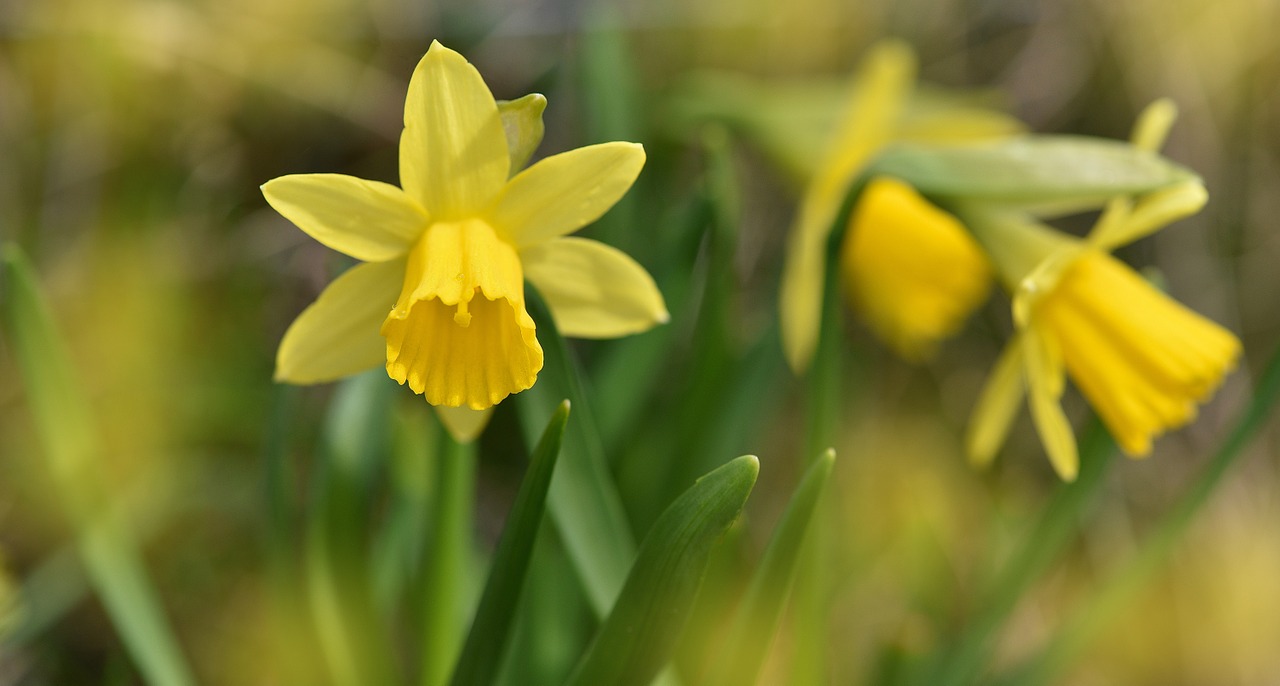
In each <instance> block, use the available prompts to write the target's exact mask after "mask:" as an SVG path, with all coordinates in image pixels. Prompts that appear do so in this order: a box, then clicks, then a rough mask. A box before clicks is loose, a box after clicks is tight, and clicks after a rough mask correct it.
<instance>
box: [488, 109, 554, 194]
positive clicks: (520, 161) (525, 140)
mask: <svg viewBox="0 0 1280 686" xmlns="http://www.w3.org/2000/svg"><path fill="white" fill-rule="evenodd" d="M545 109H547V98H546V96H545V95H543V94H541V93H530V94H528V95H526V96H524V97H523V98H516V99H515V100H499V101H498V114H499V115H501V116H502V129H503V131H505V132H506V134H507V154H508V155H509V156H510V157H511V173H512V174H513V175H514V174H515V173H516V172H519V171H520V170H521V169H524V165H525V164H526V163H528V162H529V158H530V157H533V151H534V150H537V149H538V144H540V143H542V134H543V133H544V132H545V128H544V127H543V124H542V111H543V110H545Z"/></svg>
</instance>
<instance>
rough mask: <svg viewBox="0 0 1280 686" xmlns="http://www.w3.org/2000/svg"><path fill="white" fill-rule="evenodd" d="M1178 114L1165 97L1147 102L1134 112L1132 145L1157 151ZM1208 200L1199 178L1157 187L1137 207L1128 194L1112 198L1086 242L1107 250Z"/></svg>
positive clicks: (1125, 243)
mask: <svg viewBox="0 0 1280 686" xmlns="http://www.w3.org/2000/svg"><path fill="white" fill-rule="evenodd" d="M1177 118H1178V108H1177V106H1176V105H1174V104H1173V101H1172V100H1169V99H1168V98H1161V99H1159V100H1156V101H1155V102H1153V103H1151V104H1150V105H1148V106H1147V107H1146V109H1144V110H1143V111H1142V113H1141V114H1139V115H1138V123H1137V124H1135V125H1134V127H1133V135H1132V136H1130V140H1131V141H1132V142H1133V147H1135V148H1138V149H1139V150H1146V151H1148V152H1157V151H1159V150H1160V148H1161V147H1162V146H1164V141H1165V138H1167V137H1168V136H1169V130H1170V129H1171V128H1173V122H1174V121H1175V120H1176V119H1177ZM1208 200H1209V193H1208V191H1206V190H1205V188H1204V185H1203V184H1201V183H1200V182H1199V181H1186V182H1183V183H1180V184H1178V185H1176V186H1174V187H1172V188H1169V189H1165V190H1161V191H1157V192H1155V193H1151V194H1149V195H1147V196H1146V197H1144V198H1143V199H1142V201H1141V202H1140V203H1139V204H1138V206H1137V207H1135V206H1134V201H1133V200H1132V199H1131V198H1127V197H1120V198H1116V199H1114V200H1112V201H1111V202H1110V203H1108V204H1107V207H1106V209H1105V210H1103V212H1102V216H1101V217H1099V218H1098V223H1097V224H1095V225H1094V227H1093V230H1092V231H1090V232H1089V238H1088V242H1089V243H1090V244H1091V245H1093V246H1094V247H1097V248H1099V249H1101V250H1105V251H1111V250H1114V249H1116V248H1118V247H1120V246H1122V245H1127V244H1129V243H1132V242H1134V241H1136V240H1138V239H1140V238H1145V237H1146V236H1148V235H1150V234H1152V233H1155V232H1156V231H1157V230H1158V229H1160V228H1161V227H1163V226H1165V225H1166V224H1169V223H1171V222H1174V221H1176V220H1178V219H1181V218H1183V217H1188V216H1191V215H1193V214H1195V213H1196V212H1199V211H1200V208H1202V207H1204V204H1205V202H1207V201H1208Z"/></svg>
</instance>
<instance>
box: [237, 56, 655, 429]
mask: <svg viewBox="0 0 1280 686" xmlns="http://www.w3.org/2000/svg"><path fill="white" fill-rule="evenodd" d="M545 103H546V100H545V98H542V96H540V95H531V96H526V97H525V98H521V99H520V100H516V101H512V102H510V103H502V104H501V105H500V104H499V103H498V102H497V101H495V100H494V97H493V95H492V94H491V93H490V92H489V89H488V87H487V86H486V85H485V83H484V80H483V79H482V78H481V77H480V74H479V72H477V71H476V69H475V68H474V67H473V66H472V65H471V64H470V63H468V62H467V61H466V59H464V58H463V57H462V56H461V55H459V54H458V53H456V52H454V51H452V50H449V49H448V48H445V47H444V46H442V45H440V44H439V43H435V42H433V43H432V45H431V48H430V49H429V50H428V51H427V54H426V55H425V56H424V57H423V58H422V60H421V61H420V62H419V63H418V66H417V68H416V69H415V70H414V73H413V77H412V78H411V80H410V83H409V91H408V96H407V97H406V100H405V128H404V132H403V133H402V135H401V137H400V182H401V186H400V187H397V186H393V185H391V184H386V183H381V182H377V181H367V180H364V179H358V178H355V177H351V176H344V175H340V174H297V175H290V176H284V177H280V178H277V179H273V180H272V181H269V182H267V183H266V184H264V185H263V187H262V191H263V195H265V196H266V199H267V202H268V203H270V204H271V206H272V207H273V208H275V209H276V210H277V211H278V212H280V214H282V215H284V216H285V217H286V218H288V219H289V220H290V221H292V222H293V223H294V224H296V225H297V226H298V227H299V228H300V229H302V230H303V231H305V232H306V233H308V234H309V235H310V236H311V237H313V238H315V239H316V240H318V241H319V242H321V243H323V244H324V245H326V246H328V247H330V248H333V249H334V250H337V251H339V252H342V253H345V254H347V255H349V256H351V257H354V258H355V259H357V260H359V261H361V262H362V264H359V265H357V266H355V267H353V268H351V269H350V270H348V271H347V272H345V273H344V274H342V275H341V276H339V277H338V279H337V280H335V281H334V282H333V283H332V284H330V285H329V287H328V288H326V289H325V290H324V292H322V293H321V294H320V297H319V298H318V299H317V300H316V302H315V303H313V304H312V305H311V306H310V307H308V308H307V309H306V310H304V311H303V312H302V314H301V315H300V316H299V317H298V318H297V319H296V320H295V321H294V322H293V324H292V325H291V326H290V327H289V329H288V331H286V333H285V336H284V339H283V340H282V341H281V343H280V349H279V352H278V354H277V358H276V379H277V380H280V381H287V382H291V383H319V382H324V381H330V380H333V379H336V378H340V377H343V376H347V375H349V374H353V373H356V372H359V371H363V370H365V369H368V368H370V367H373V366H376V365H378V364H383V365H385V367H386V370H387V374H388V375H389V376H390V377H391V378H392V379H394V380H396V381H397V382H398V383H401V384H405V385H408V386H409V388H411V389H412V390H413V391H414V392H415V393H418V394H421V395H422V396H423V397H424V398H425V399H426V401H427V402H428V403H430V404H432V405H435V406H437V407H438V408H440V409H441V418H442V419H443V420H444V422H445V424H446V426H448V427H449V428H450V430H451V431H452V432H453V433H454V435H455V436H456V437H458V438H459V439H460V440H469V439H471V438H474V436H475V435H476V433H478V431H479V430H480V429H481V428H482V427H483V425H484V423H485V421H486V419H487V417H488V412H489V411H490V410H491V409H492V407H493V406H494V405H496V404H497V403H499V402H501V401H502V400H503V399H504V398H506V397H507V396H509V395H510V394H512V393H518V392H520V391H522V390H524V389H527V388H529V387H530V386H532V385H533V384H534V382H535V381H536V379H537V375H538V372H539V370H541V368H542V361H543V353H542V348H541V346H540V345H539V343H538V340H537V336H536V326H535V323H534V321H533V319H532V318H531V317H530V316H529V314H528V312H527V311H526V309H525V295H524V287H525V283H526V281H527V282H529V283H531V284H532V285H533V286H534V287H535V288H537V289H538V291H539V293H540V294H541V295H542V297H543V298H544V299H545V300H546V302H547V305H548V307H549V309H550V310H551V314H552V318H553V319H554V321H555V323H556V326H557V328H558V329H559V330H560V331H561V332H562V333H564V334H565V335H568V336H575V337H585V338H611V337H616V336H623V335H627V334H632V333H637V332H640V331H644V330H646V329H648V328H650V327H652V326H654V325H655V324H658V323H661V322H664V321H666V320H667V310H666V306H665V304H664V303H663V299H662V295H661V294H660V293H659V292H658V289H657V287H656V285H655V284H654V282H653V279H652V278H651V277H650V276H649V274H648V272H646V271H645V270H644V268H643V267H641V266H640V265H639V264H637V263H636V262H635V261H634V260H632V259H631V258H630V257H628V256H627V255H625V254H623V253H622V252H620V251H618V250H616V249H614V248H611V247H609V246H606V245H604V244H601V243H598V242H596V241H592V240H588V239H584V238H577V237H571V236H568V235H567V234H570V233H572V232H574V231H577V230H578V229H580V228H582V227H583V226H585V225H587V224H589V223H591V222H593V221H595V220H596V219H597V218H599V217H600V216H601V215H602V214H604V212H605V211H607V210H608V209H609V208H610V207H612V206H613V204H614V203H616V202H617V201H618V200H619V199H620V198H621V197H622V196H623V195H624V194H625V193H626V192H627V190H628V189H629V188H630V187H631V185H632V183H633V182H634V181H635V179H636V176H637V175H638V174H639V173H640V169H641V167H642V166H643V165H644V161H645V155H644V149H643V148H642V147H641V146H640V145H638V144H635V143H603V144H599V145H591V146H587V147H584V148H579V149H577V150H572V151H569V152H566V153H561V154H558V155H553V156H550V157H547V158H545V159H543V160H540V161H538V162H536V163H535V164H533V165H532V166H530V167H528V168H526V169H524V170H520V166H521V165H522V164H523V163H524V161H525V160H527V159H528V158H529V156H530V154H531V153H532V151H533V149H534V148H535V147H536V146H537V143H538V141H539V140H540V139H541V133H542V125H541V113H542V109H543V107H545Z"/></svg>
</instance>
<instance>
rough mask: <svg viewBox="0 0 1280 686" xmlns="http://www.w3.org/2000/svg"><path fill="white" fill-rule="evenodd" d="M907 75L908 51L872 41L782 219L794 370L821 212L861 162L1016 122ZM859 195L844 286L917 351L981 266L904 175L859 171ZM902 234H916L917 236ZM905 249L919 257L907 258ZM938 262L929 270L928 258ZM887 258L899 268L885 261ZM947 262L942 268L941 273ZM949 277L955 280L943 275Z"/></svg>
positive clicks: (923, 351) (827, 229)
mask: <svg viewBox="0 0 1280 686" xmlns="http://www.w3.org/2000/svg"><path fill="white" fill-rule="evenodd" d="M914 75H915V56H914V55H913V54H912V52H911V50H910V48H908V47H907V46H906V45H904V44H902V43H898V42H893V41H891V42H885V43H882V44H880V45H878V46H876V47H875V48H873V50H872V51H871V53H870V55H869V56H868V57H867V59H866V62H865V63H864V65H863V67H862V68H861V70H860V73H859V74H858V75H857V76H856V77H855V81H854V84H855V87H854V88H852V89H851V92H852V95H851V97H850V98H849V102H848V105H847V106H846V109H845V112H844V115H843V116H842V117H841V118H840V120H839V121H838V123H837V124H836V130H835V132H834V133H833V134H832V135H831V136H830V138H829V140H828V141H827V146H826V151H825V156H826V157H825V159H824V160H823V161H822V162H821V163H820V164H819V165H818V166H817V168H816V170H815V171H814V173H813V174H812V176H811V177H810V179H809V183H808V184H807V186H806V187H805V191H804V194H803V196H802V198H801V200H800V206H799V209H798V212H797V215H796V219H795V221H794V223H793V225H792V227H791V231H790V239H789V243H788V246H787V257H786V262H785V263H784V265H783V273H782V291H781V295H780V309H781V312H780V315H781V325H782V343H783V350H784V352H785V353H786V357H787V361H788V363H789V364H790V365H791V368H792V369H793V370H795V371H797V372H802V371H804V370H805V369H807V368H808V366H809V362H810V360H811V359H812V357H813V353H814V350H815V348H816V347H817V341H818V329H819V326H820V314H821V311H822V299H823V288H822V284H823V281H824V279H825V274H826V269H827V265H826V260H827V242H828V240H829V238H830V236H831V231H832V229H833V224H834V223H835V221H836V220H837V218H838V217H837V215H838V214H839V212H840V208H841V205H842V204H843V203H844V200H845V197H846V196H847V195H848V194H849V191H850V190H851V188H852V187H853V185H854V183H855V181H856V180H857V178H858V176H859V175H860V174H861V173H862V172H863V171H864V169H865V168H866V166H867V164H868V163H869V162H871V161H872V160H873V159H874V158H875V156H876V155H878V154H879V153H880V152H881V151H882V150H883V149H884V148H885V147H886V146H887V145H889V144H890V143H893V142H895V141H898V140H920V141H933V142H960V141H970V140H979V139H983V138H993V137H1000V136H1004V135H1009V134H1013V133H1016V132H1018V131H1019V130H1020V127H1019V126H1018V125H1017V123H1016V122H1014V121H1013V120H1011V119H1009V118H1007V117H1002V116H1000V117H997V116H994V115H993V113H991V112H989V111H986V110H975V109H973V108H967V109H954V108H950V109H949V108H948V107H946V106H942V105H941V104H940V103H939V102H938V101H937V99H936V98H935V99H933V100H930V99H928V98H919V97H917V98H916V99H915V100H916V101H917V102H916V103H911V102H909V101H910V100H912V96H913V90H914V87H913V82H914V80H915V76H914ZM913 104H914V105H915V106H913ZM864 204H865V205H866V206H865V207H859V208H858V209H856V210H855V213H854V215H853V217H852V218H851V222H850V224H849V227H848V230H847V231H846V234H845V238H844V242H843V244H842V248H841V270H842V277H843V282H844V284H845V290H846V292H847V293H848V294H849V296H850V298H851V299H852V302H853V303H854V304H855V306H856V307H858V309H860V310H861V311H862V312H863V313H864V315H865V316H866V317H867V320H868V323H869V324H870V326H871V328H872V330H873V331H874V332H875V333H876V334H877V335H878V336H880V337H881V338H882V339H884V340H885V341H886V342H887V343H889V345H891V346H892V347H893V348H894V349H895V350H896V351H897V352H898V353H899V354H901V355H903V356H904V357H907V358H912V359H918V358H921V357H925V356H927V355H928V354H929V353H930V352H931V351H932V350H933V349H934V348H935V347H936V345H937V342H938V341H939V340H940V339H941V338H943V337H946V336H948V335H951V334H952V333H954V332H955V330H956V329H957V328H959V325H960V324H961V323H962V322H963V321H964V319H965V318H966V317H967V316H968V315H969V314H970V313H971V312H972V311H973V309H974V308H976V307H977V306H978V305H979V304H980V303H981V302H982V300H983V298H984V297H985V295H986V293H987V292H988V290H989V287H990V286H989V284H990V281H991V276H990V269H989V268H988V267H986V263H985V260H983V259H982V258H981V255H980V254H979V253H978V251H976V250H973V249H972V240H971V239H970V237H969V236H968V235H967V234H966V232H965V231H964V229H963V227H961V226H960V225H959V224H958V223H956V222H954V221H950V220H949V219H948V218H946V217H945V215H943V214H942V213H941V211H940V210H937V209H936V208H933V207H932V206H931V205H929V204H928V203H927V202H926V201H925V200H924V199H923V198H921V197H920V196H919V195H918V194H916V193H915V192H914V191H912V190H911V189H910V188H909V187H904V186H903V185H902V184H901V183H898V182H888V181H885V182H880V183H871V184H869V186H868V188H867V189H866V192H865V193H864V194H863V196H862V197H861V198H860V199H859V205H860V206H861V205H864ZM916 221H922V222H923V224H915V222H916ZM903 232H905V233H903ZM914 239H919V240H920V241H922V243H920V244H919V245H918V246H917V244H915V243H913V240H914ZM953 249H954V250H956V252H954V253H952V252H951V251H952V250H953ZM913 251H918V253H917V254H918V256H919V257H920V261H918V262H916V263H914V264H913V263H912V262H911V260H910V257H911V255H910V253H911V252H913ZM939 263H942V264H943V265H944V268H943V270H941V271H940V270H937V269H934V267H936V266H937V265H938V264H939ZM899 269H902V270H905V271H897V273H895V270H899ZM921 270H929V271H931V272H932V273H931V274H930V275H929V276H927V277H926V278H925V279H924V280H911V279H907V278H903V277H905V276H906V275H907V274H909V273H916V274H919V273H920V272H921ZM948 270H949V271H950V272H952V273H950V274H944V273H943V272H944V271H948ZM881 277H883V280H878V279H880V278H881ZM953 284H954V285H957V286H958V288H955V289H951V288H948V287H947V286H949V285H953ZM922 304H923V306H921V305H922Z"/></svg>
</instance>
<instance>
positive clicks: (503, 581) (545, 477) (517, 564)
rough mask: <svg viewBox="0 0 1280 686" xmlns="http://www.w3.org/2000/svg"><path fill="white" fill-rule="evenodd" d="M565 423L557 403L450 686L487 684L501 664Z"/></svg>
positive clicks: (563, 408) (565, 412)
mask: <svg viewBox="0 0 1280 686" xmlns="http://www.w3.org/2000/svg"><path fill="white" fill-rule="evenodd" d="M567 421H569V401H567V400H566V401H564V402H562V403H560V407H559V408H558V409H557V410H556V413H555V414H554V415H552V417H551V421H550V422H548V423H547V428H546V430H544V431H543V432H542V440H540V441H538V447H537V448H535V449H534V451H533V457H532V458H531V459H530V461H529V471H528V473H527V474H526V475H525V478H524V481H523V483H521V484H520V492H519V493H517V494H516V501H515V504H514V505H512V507H511V514H510V515H509V516H508V517H507V525H506V527H505V528H504V529H503V531H502V537H501V538H500V539H499V540H498V548H497V550H496V551H495V552H494V555H493V563H492V567H491V568H490V571H489V581H488V582H487V583H486V584H485V587H484V594H483V595H482V596H481V597H480V606H479V607H478V608H477V609H476V614H475V619H474V620H473V621H472V623H471V633H470V634H468V635H467V642H466V645H464V646H463V648H462V655H461V657H459V658H458V664H457V665H456V666H455V667H454V671H453V679H452V680H451V681H450V683H452V684H453V685H454V686H474V685H477V684H489V683H492V681H493V678H494V675H495V674H497V672H498V665H499V664H500V663H501V661H502V649H503V647H504V646H505V645H506V643H507V636H508V634H509V633H510V630H511V626H512V620H513V619H514V617H515V612H516V607H517V606H518V604H519V601H520V593H521V590H522V589H523V588H524V579H525V573H526V571H527V570H528V569H529V560H530V558H531V557H532V555H533V544H534V541H536V540H537V534H538V527H539V525H540V524H541V523H542V518H543V517H542V516H543V512H544V510H545V505H546V502H547V490H548V488H549V487H550V486H551V474H552V473H553V472H554V470H555V466H556V460H557V458H558V457H559V456H560V442H561V439H562V438H563V436H564V426H565V423H566V422H567Z"/></svg>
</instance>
